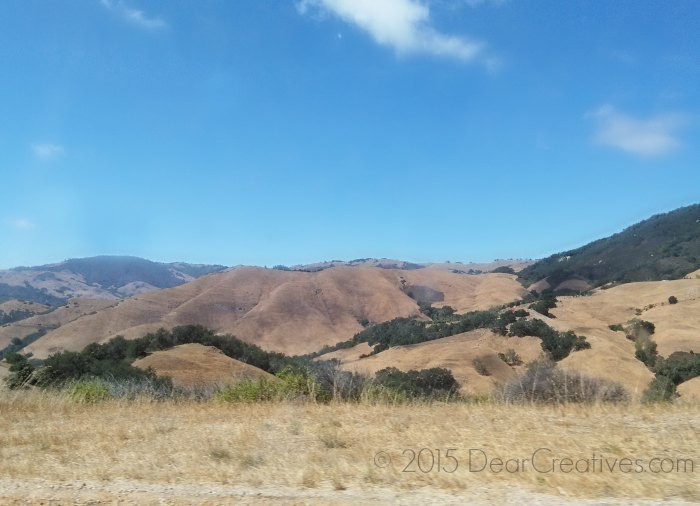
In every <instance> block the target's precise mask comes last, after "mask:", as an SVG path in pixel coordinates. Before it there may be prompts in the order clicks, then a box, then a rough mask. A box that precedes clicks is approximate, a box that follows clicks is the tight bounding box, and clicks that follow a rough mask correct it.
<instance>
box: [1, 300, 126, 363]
mask: <svg viewBox="0 0 700 506" xmlns="http://www.w3.org/2000/svg"><path fill="white" fill-rule="evenodd" d="M117 303H118V301H114V300H105V299H73V300H70V301H68V302H67V303H66V304H65V305H64V306H61V307H58V308H47V309H46V310H44V311H39V312H37V313H36V314H31V315H29V316H27V317H26V318H23V319H20V320H18V321H15V322H12V323H6V324H5V325H2V326H0V352H1V351H2V350H4V349H5V348H6V347H7V346H8V345H9V344H10V342H11V341H12V340H13V339H19V340H21V341H22V342H23V344H24V345H26V344H30V343H31V342H33V341H35V340H36V339H38V338H39V337H41V336H42V335H43V334H46V333H47V332H49V331H51V330H54V329H57V328H59V327H61V326H62V325H66V324H68V323H70V322H72V321H74V320H77V319H78V318H81V317H83V316H86V315H91V314H96V313H97V311H100V310H102V309H105V308H108V307H112V306H114V305H115V304H117ZM5 304H12V302H6V303H5ZM35 306H39V307H40V308H43V307H46V306H41V305H38V304H34V305H29V307H35Z"/></svg>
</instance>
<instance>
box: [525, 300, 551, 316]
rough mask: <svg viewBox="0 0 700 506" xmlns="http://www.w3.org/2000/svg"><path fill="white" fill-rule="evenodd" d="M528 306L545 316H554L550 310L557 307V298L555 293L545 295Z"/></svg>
mask: <svg viewBox="0 0 700 506" xmlns="http://www.w3.org/2000/svg"><path fill="white" fill-rule="evenodd" d="M528 307H529V308H530V309H532V310H533V311H537V312H538V313H540V314H541V315H543V316H546V317H548V318H554V315H552V314H551V313H550V312H549V310H550V309H554V308H555V307H557V299H556V297H554V296H553V295H548V296H544V297H542V298H541V299H540V300H538V301H536V302H533V303H532V304H530V305H529V306H528Z"/></svg>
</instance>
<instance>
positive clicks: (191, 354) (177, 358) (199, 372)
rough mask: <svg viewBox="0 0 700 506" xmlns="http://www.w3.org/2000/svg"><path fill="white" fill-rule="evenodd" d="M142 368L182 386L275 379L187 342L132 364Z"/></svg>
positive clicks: (217, 352)
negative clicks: (151, 370)
mask: <svg viewBox="0 0 700 506" xmlns="http://www.w3.org/2000/svg"><path fill="white" fill-rule="evenodd" d="M133 365H134V366H135V367H139V368H141V369H148V368H149V367H150V368H152V369H153V370H154V371H155V372H156V374H157V375H158V376H169V377H170V378H172V379H173V383H174V384H175V385H178V386H183V387H190V388H191V387H195V386H204V385H226V384H231V383H235V382H236V381H240V380H242V379H258V378H261V377H266V378H269V379H273V378H274V376H272V375H271V374H268V373H266V372H265V371H263V370H262V369H258V368H257V367H253V366H252V365H248V364H245V363H243V362H240V361H239V360H235V359H233V358H231V357H228V356H226V355H224V354H223V353H222V352H221V350H219V349H217V348H215V347H213V346H203V345H201V344H196V343H190V344H181V345H180V346H176V347H174V348H171V349H169V350H164V351H156V352H154V353H151V354H150V355H149V356H147V357H145V358H142V359H139V360H137V361H136V362H134V364H133Z"/></svg>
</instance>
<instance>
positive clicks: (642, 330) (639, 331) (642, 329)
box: [625, 318, 656, 341]
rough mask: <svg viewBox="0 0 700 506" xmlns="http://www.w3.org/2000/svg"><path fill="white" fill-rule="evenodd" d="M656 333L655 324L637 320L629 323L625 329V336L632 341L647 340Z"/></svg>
mask: <svg viewBox="0 0 700 506" xmlns="http://www.w3.org/2000/svg"><path fill="white" fill-rule="evenodd" d="M655 331H656V327H655V326H654V324H653V323H651V322H648V321H645V320H640V319H639V318H635V319H634V320H630V321H629V322H627V326H626V327H625V336H626V337H627V339H629V340H630V341H636V340H637V339H639V338H645V337H649V336H651V335H653V334H654V332H655Z"/></svg>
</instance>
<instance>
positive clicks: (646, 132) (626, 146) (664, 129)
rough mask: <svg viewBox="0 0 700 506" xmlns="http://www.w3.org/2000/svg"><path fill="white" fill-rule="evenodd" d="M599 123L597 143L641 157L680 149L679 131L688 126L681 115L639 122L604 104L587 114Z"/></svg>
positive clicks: (671, 114) (652, 118)
mask: <svg viewBox="0 0 700 506" xmlns="http://www.w3.org/2000/svg"><path fill="white" fill-rule="evenodd" d="M588 116H589V117H591V118H594V119H595V120H596V122H597V124H598V125H597V126H598V128H597V131H596V133H595V141H596V142H597V143H599V144H602V145H605V146H610V147H613V148H617V149H621V150H623V151H626V152H628V153H632V154H635V155H639V156H660V155H665V154H668V153H670V152H672V151H674V150H675V149H677V148H678V147H679V146H680V145H681V142H680V140H679V139H678V137H677V134H678V131H679V130H680V129H682V128H683V127H684V126H685V125H686V124H687V119H686V117H685V116H683V115H682V114H675V113H665V114H657V115H655V116H651V117H649V118H646V119H639V118H634V117H632V116H629V115H627V114H624V113H622V112H620V111H618V110H617V109H615V108H614V107H613V106H611V105H604V106H602V107H600V108H599V109H598V110H596V111H594V112H593V113H590V114H589V115H588Z"/></svg>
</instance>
